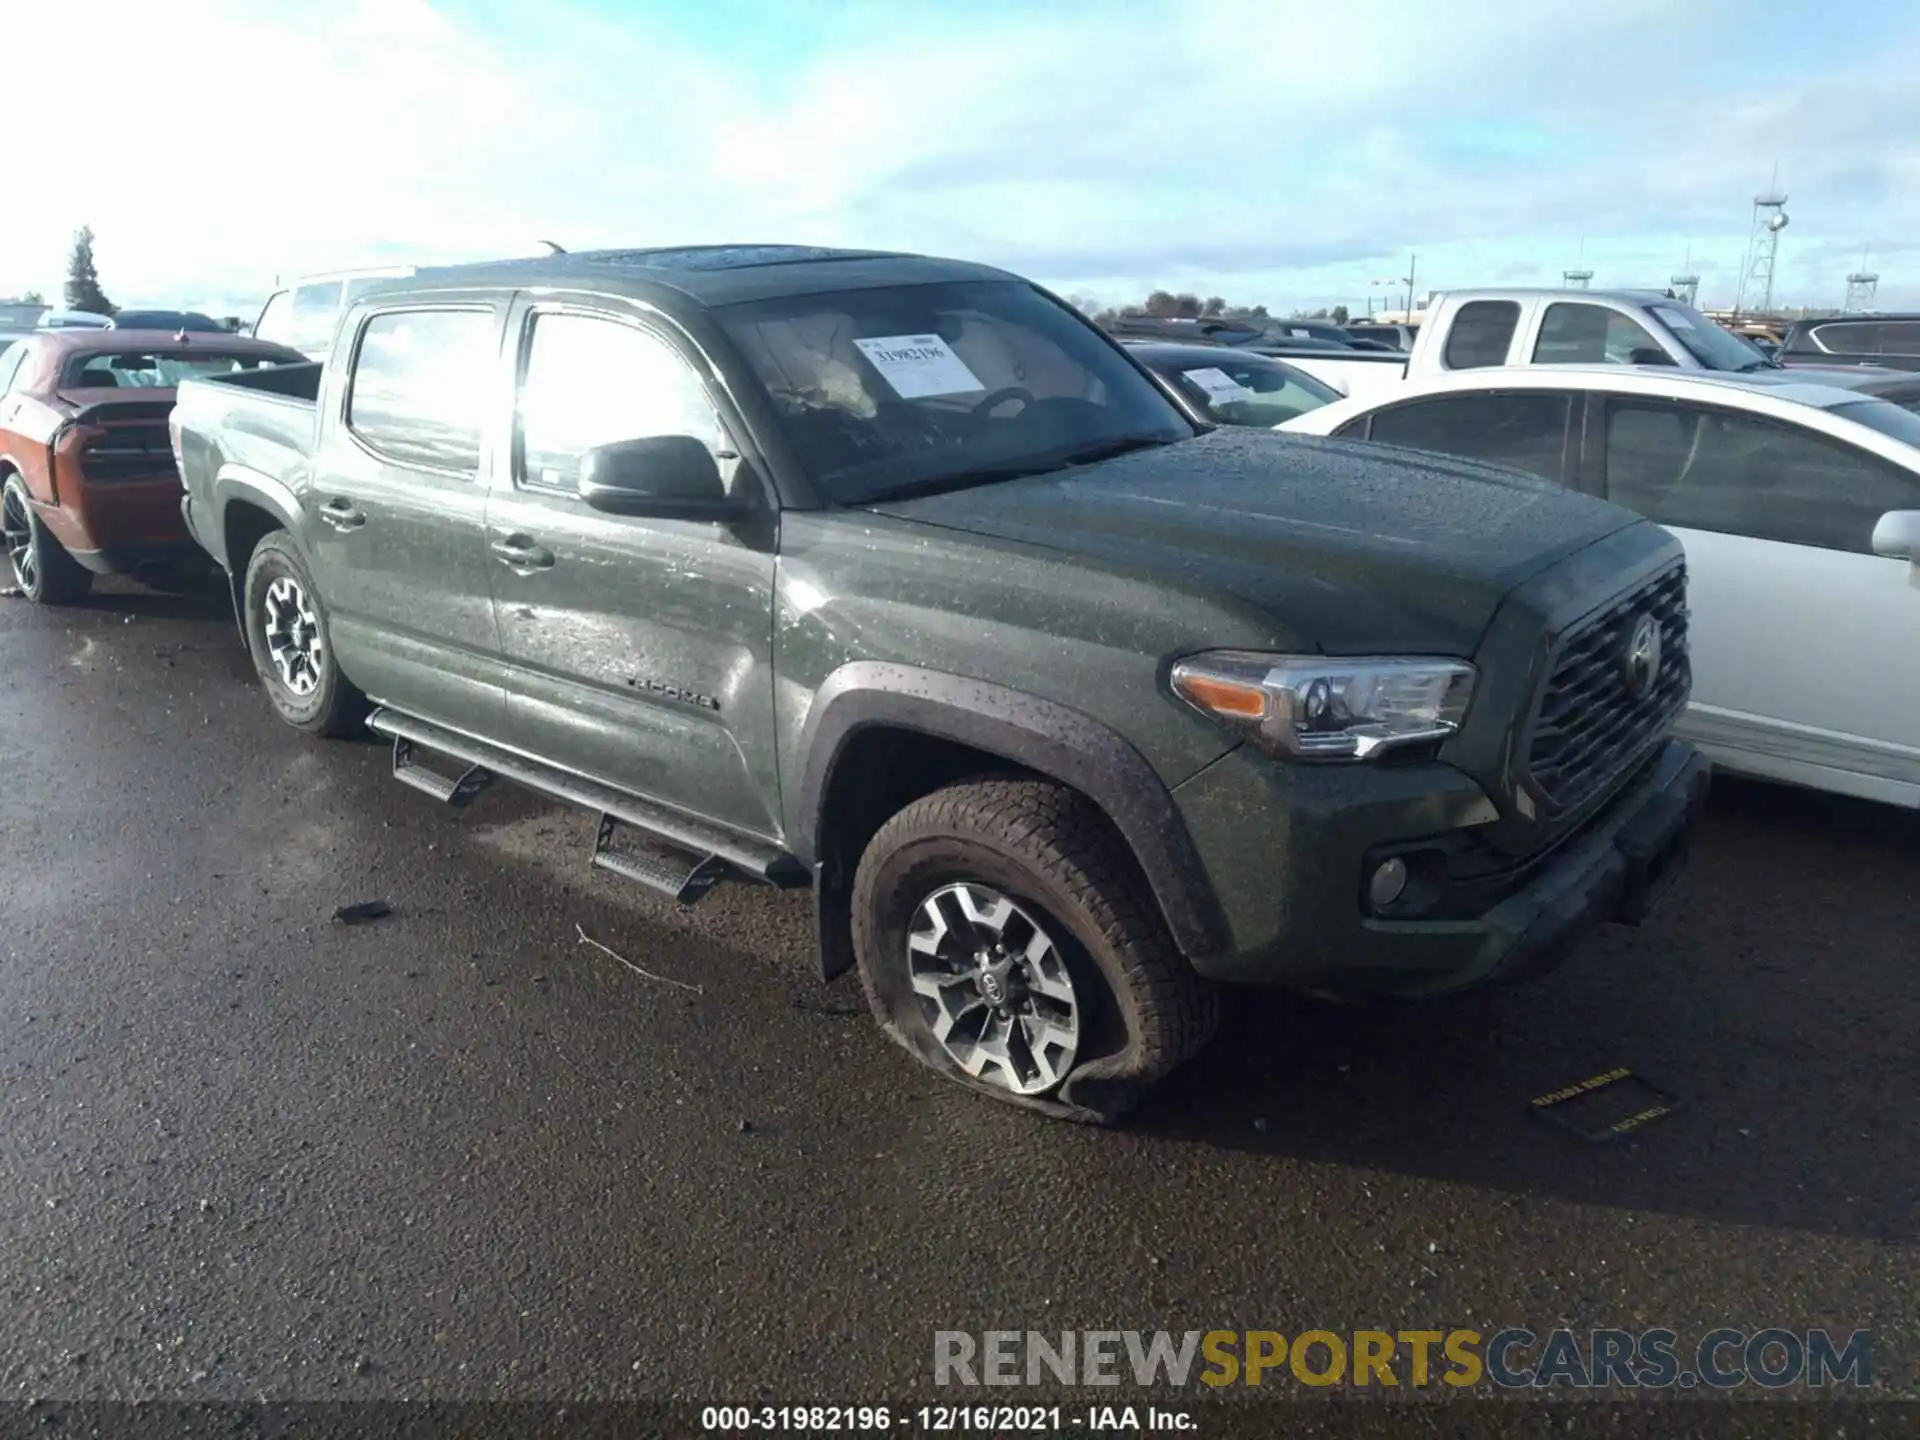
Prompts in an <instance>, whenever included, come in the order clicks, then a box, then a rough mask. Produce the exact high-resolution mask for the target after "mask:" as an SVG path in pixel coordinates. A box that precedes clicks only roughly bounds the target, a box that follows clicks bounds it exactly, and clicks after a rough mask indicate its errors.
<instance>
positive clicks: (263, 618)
mask: <svg viewBox="0 0 1920 1440" xmlns="http://www.w3.org/2000/svg"><path fill="white" fill-rule="evenodd" d="M241 602H242V611H243V613H244V615H245V617H246V625H247V648H248V650H250V651H251V652H252V654H253V668H254V669H255V670H256V671H258V672H259V674H260V683H261V684H262V685H263V686H265V688H266V692H267V699H268V700H269V701H271V702H272V704H273V708H274V710H275V711H276V712H277V713H278V714H279V716H280V718H281V719H282V720H284V721H286V722H287V723H288V724H289V725H291V726H293V727H294V728H295V729H296V730H304V731H306V732H307V733H308V734H309V735H327V736H337V735H351V734H354V733H356V732H357V731H358V730H359V728H360V722H361V721H362V720H363V719H364V718H365V716H366V698H365V697H364V696H362V695H361V693H360V692H359V691H358V690H356V689H355V688H354V687H353V683H352V682H351V681H350V680H348V679H347V677H346V676H345V675H343V674H341V673H340V666H339V663H338V662H337V661H336V660H335V659H334V658H333V644H332V641H331V640H330V639H329V638H328V634H327V614H326V610H325V609H324V608H323V607H322V606H321V604H320V596H319V593H318V592H317V591H316V590H315V589H314V585H313V577H312V576H311V575H309V574H308V573H307V566H306V562H305V561H304V560H303V559H301V557H300V552H299V550H298V549H297V548H295V546H294V543H293V541H292V539H291V538H290V537H289V536H288V535H287V533H286V532H285V531H284V530H276V531H274V532H273V533H272V534H270V535H267V536H265V537H263V538H262V539H261V541H260V543H259V544H258V545H256V546H255V547H254V551H253V556H252V558H251V559H250V560H248V562H247V575H246V580H245V582H244V583H243V585H242V587H241Z"/></svg>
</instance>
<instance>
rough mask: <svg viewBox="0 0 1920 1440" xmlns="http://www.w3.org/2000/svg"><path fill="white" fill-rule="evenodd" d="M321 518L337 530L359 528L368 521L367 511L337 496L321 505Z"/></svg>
mask: <svg viewBox="0 0 1920 1440" xmlns="http://www.w3.org/2000/svg"><path fill="white" fill-rule="evenodd" d="M320 518H321V519H322V520H323V521H325V522H326V523H327V524H329V525H331V526H332V527H333V528H334V529H336V530H341V531H345V530H357V529H359V528H360V527H361V526H362V525H364V524H366V523H367V512H366V511H364V510H362V509H360V508H359V507H358V506H357V505H355V504H354V503H353V502H352V501H351V500H343V499H341V498H339V497H337V496H336V497H335V498H334V499H332V500H329V501H327V503H326V504H324V505H322V506H321V507H320Z"/></svg>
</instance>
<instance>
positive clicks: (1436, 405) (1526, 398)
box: [1343, 390, 1573, 484]
mask: <svg viewBox="0 0 1920 1440" xmlns="http://www.w3.org/2000/svg"><path fill="white" fill-rule="evenodd" d="M1572 400H1573V397H1572V396H1570V395H1567V394H1564V393H1554V392H1551V391H1540V390H1526V391H1509V392H1507V393H1505V394H1487V395H1447V396H1442V397H1440V398H1438V399H1433V400H1416V401H1414V402H1413V403H1411V404H1408V405H1396V406H1394V407H1393V408H1392V409H1390V410H1382V411H1379V412H1378V413H1376V414H1375V415H1374V417H1373V426H1372V429H1371V430H1369V431H1368V438H1369V439H1372V440H1378V441H1382V442H1384V443H1386V444H1388V445H1405V446H1408V447H1409V448H1411V449H1414V450H1434V451H1438V452H1439V453H1440V454H1442V455H1455V456H1458V457H1460V458H1461V459H1463V460H1483V461H1486V462H1487V463H1489V464H1493V465H1511V466H1512V467H1513V468H1514V469H1516V470H1524V471H1526V472H1527V473H1528V474H1530V475H1537V476H1539V477H1540V478H1541V479H1542V480H1551V481H1553V482H1554V483H1555V484H1559V483H1562V482H1563V480H1564V477H1565V475H1566V450H1567V428H1568V427H1567V420H1568V417H1569V415H1570V414H1571V413H1572ZM1343 433H1344V432H1343Z"/></svg>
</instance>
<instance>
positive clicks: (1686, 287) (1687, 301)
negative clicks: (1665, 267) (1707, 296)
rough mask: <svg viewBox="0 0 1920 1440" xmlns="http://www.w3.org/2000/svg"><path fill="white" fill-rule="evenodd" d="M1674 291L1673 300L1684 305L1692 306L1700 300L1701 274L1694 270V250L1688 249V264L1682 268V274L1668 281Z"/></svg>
mask: <svg viewBox="0 0 1920 1440" xmlns="http://www.w3.org/2000/svg"><path fill="white" fill-rule="evenodd" d="M1667 286H1668V288H1669V289H1671V290H1672V291H1673V298H1674V299H1676V300H1678V301H1679V302H1680V303H1681V304H1682V305H1688V306H1691V305H1692V304H1693V303H1694V302H1695V301H1697V300H1698V299H1699V298H1700V274H1699V272H1698V271H1697V270H1695V269H1694V268H1693V248H1692V247H1691V246H1689V247H1688V248H1687V259H1686V263H1685V264H1684V265H1682V266H1681V267H1680V273H1679V274H1678V275H1675V276H1674V277H1673V278H1672V279H1670V280H1668V281H1667Z"/></svg>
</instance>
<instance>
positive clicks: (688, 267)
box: [382, 244, 1019, 305]
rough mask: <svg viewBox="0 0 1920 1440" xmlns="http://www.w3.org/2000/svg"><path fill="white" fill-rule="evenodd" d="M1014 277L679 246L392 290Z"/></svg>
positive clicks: (796, 285)
mask: <svg viewBox="0 0 1920 1440" xmlns="http://www.w3.org/2000/svg"><path fill="white" fill-rule="evenodd" d="M1018 279H1019V277H1018V276H1015V275H1011V274H1008V273H1007V272H1006V271H1004V270H996V269H994V268H993V267H991V266H988V265H976V264H973V263H971V262H969V261H964V260H942V259H937V258H935V257H932V256H927V255H909V254H900V253H895V252H891V251H885V250H837V249H830V248H827V247H825V246H815V245H767V244H756V245H681V246H672V247H665V248H657V249H644V250H582V251H569V252H565V253H562V254H559V255H538V256H532V257H529V258H526V259H517V260H488V261H481V262H479V263H477V264H469V265H438V266H432V267H422V268H421V269H420V270H419V271H418V272H417V273H416V274H415V275H414V276H412V277H411V278H409V279H406V280H400V281H397V282H395V284H394V286H393V287H392V288H394V289H406V290H411V289H424V288H434V289H439V288H449V289H450V288H456V287H465V286H470V285H475V286H477V285H489V284H511V285H556V286H580V285H582V284H585V285H588V286H592V285H594V284H605V283H607V282H613V283H614V284H615V285H616V286H617V287H618V288H620V289H632V288H635V287H636V286H638V287H646V286H655V287H658V288H660V289H663V290H673V291H677V292H679V293H680V294H682V295H684V296H686V297H687V298H689V299H691V300H693V301H695V302H697V303H698V304H701V305H733V304H738V303H740V302H743V301H750V300H774V299H783V298H785V297H788V296H794V295H814V294H819V293H820V292H822V291H828V290H858V289H870V288H873V287H877V286H882V285H929V284H935V283H938V282H941V281H955V280H1018ZM382 288H383V289H385V288H388V287H382Z"/></svg>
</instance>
